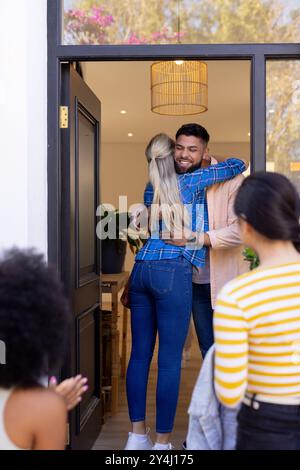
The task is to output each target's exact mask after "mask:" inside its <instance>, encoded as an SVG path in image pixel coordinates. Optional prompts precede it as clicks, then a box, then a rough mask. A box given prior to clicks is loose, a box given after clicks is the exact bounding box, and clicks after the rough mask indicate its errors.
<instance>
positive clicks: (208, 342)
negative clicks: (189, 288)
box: [193, 283, 214, 359]
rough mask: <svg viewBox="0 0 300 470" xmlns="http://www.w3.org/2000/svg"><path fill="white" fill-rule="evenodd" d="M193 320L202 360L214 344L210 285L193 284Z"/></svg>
mask: <svg viewBox="0 0 300 470" xmlns="http://www.w3.org/2000/svg"><path fill="white" fill-rule="evenodd" d="M193 319H194V325H195V330H196V333H197V338H198V343H199V347H200V351H201V354H202V358H203V359H204V357H205V354H206V353H207V351H208V350H209V348H210V347H211V346H212V344H213V343H214V332H213V309H212V306H211V295H210V284H195V283H193Z"/></svg>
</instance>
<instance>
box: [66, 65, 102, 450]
mask: <svg viewBox="0 0 300 470" xmlns="http://www.w3.org/2000/svg"><path fill="white" fill-rule="evenodd" d="M61 106H62V107H65V108H62V107H61V108H60V127H61V155H62V165H61V182H62V187H61V214H62V220H61V233H62V240H61V242H62V256H61V272H62V280H63V282H64V285H65V288H66V292H67V295H68V297H69V298H70V300H71V304H72V309H73V315H74V322H73V328H72V332H71V344H70V348H69V351H70V354H69V358H68V360H67V364H66V366H65V367H64V369H63V377H68V376H71V375H75V374H83V375H85V376H87V377H88V380H89V389H88V391H87V392H86V394H85V395H84V397H83V400H82V402H81V403H80V405H79V406H77V408H76V409H75V411H73V412H72V413H71V414H70V417H69V426H70V432H69V436H70V447H71V449H90V448H91V447H92V445H93V443H94V441H95V439H96V438H97V436H98V434H99V432H100V430H101V361H100V351H101V322H100V305H99V299H100V292H99V276H100V241H99V240H98V239H97V237H96V208H97V206H98V205H99V204H100V174H99V173H100V164H99V149H100V112H101V104H100V101H99V100H98V99H97V97H96V96H95V95H94V94H93V92H92V91H91V90H90V89H89V88H88V86H87V85H86V83H85V82H84V81H83V79H82V78H81V77H80V76H79V74H78V73H77V72H76V71H75V69H74V68H73V66H72V65H71V64H67V63H64V64H62V89H61Z"/></svg>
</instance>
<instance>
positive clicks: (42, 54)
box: [0, 0, 47, 254]
mask: <svg viewBox="0 0 300 470" xmlns="http://www.w3.org/2000/svg"><path fill="white" fill-rule="evenodd" d="M0 17H1V29H0V50H1V65H2V67H1V68H2V70H1V74H0V136H1V137H0V164H1V171H0V194H1V197H0V220H1V230H0V249H3V248H9V247H10V246H12V245H17V246H20V247H31V246H34V247H36V248H37V249H38V250H39V251H41V252H43V253H45V254H47V1H46V0H14V2H13V3H12V2H11V1H10V0H2V1H1V2H0Z"/></svg>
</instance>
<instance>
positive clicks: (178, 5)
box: [177, 0, 181, 44]
mask: <svg viewBox="0 0 300 470" xmlns="http://www.w3.org/2000/svg"><path fill="white" fill-rule="evenodd" d="M177 41H178V44H181V39H180V0H177Z"/></svg>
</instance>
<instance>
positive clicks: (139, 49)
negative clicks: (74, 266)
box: [47, 0, 300, 272]
mask: <svg viewBox="0 0 300 470" xmlns="http://www.w3.org/2000/svg"><path fill="white" fill-rule="evenodd" d="M62 18H63V2H62V0H47V37H48V85H47V87H48V90H47V94H48V111H47V112H48V116H47V126H48V165H47V170H48V260H49V262H51V263H52V264H54V265H55V266H56V267H57V269H58V271H59V272H61V263H62V257H61V224H60V220H61V177H62V175H61V171H60V168H61V157H60V129H59V105H60V88H61V75H60V64H61V63H62V62H66V61H67V62H70V61H123V60H124V61H133V60H134V61H154V60H170V59H171V60H172V59H179V58H180V59H198V60H248V61H250V62H251V129H250V132H251V139H250V144H251V158H250V161H251V171H252V172H253V171H260V170H265V169H266V61H267V60H291V59H298V60H299V59H300V43H293V44H290V43H285V44H175V45H174V44H170V45H167V44H162V45H120V46H118V45H103V46H101V45H99V46H97V45H91V46H89V45H87V46H82V45H74V46H64V45H61V36H62V34H61V32H62V24H63V23H62Z"/></svg>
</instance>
